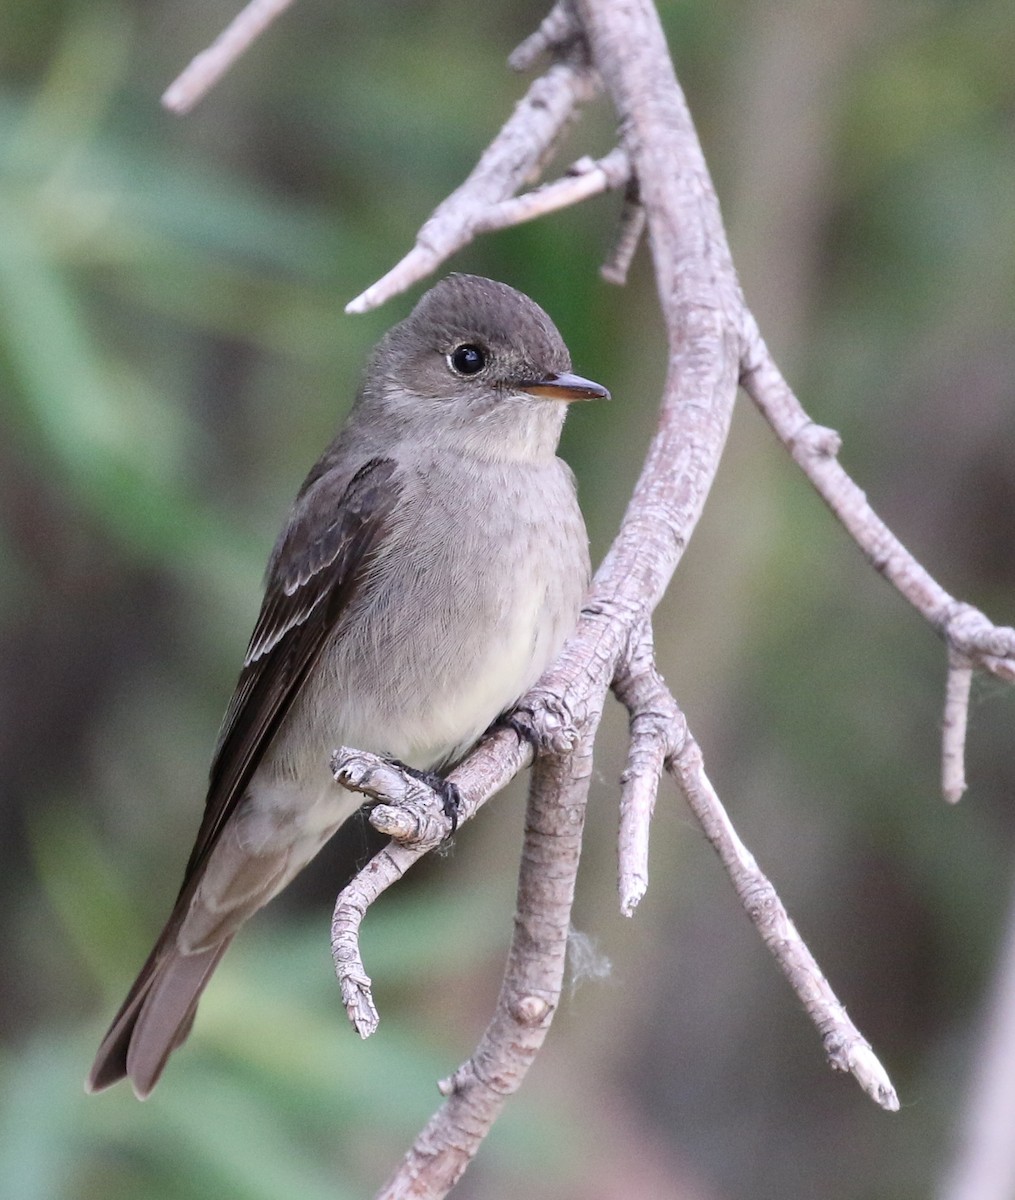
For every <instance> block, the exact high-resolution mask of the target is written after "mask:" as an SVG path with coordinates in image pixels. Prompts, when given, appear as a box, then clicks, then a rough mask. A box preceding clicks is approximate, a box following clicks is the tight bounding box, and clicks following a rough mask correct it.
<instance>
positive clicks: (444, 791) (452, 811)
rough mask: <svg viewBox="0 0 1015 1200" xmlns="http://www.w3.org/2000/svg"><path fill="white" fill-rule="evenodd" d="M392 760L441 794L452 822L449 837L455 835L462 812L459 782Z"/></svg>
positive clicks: (444, 807)
mask: <svg viewBox="0 0 1015 1200" xmlns="http://www.w3.org/2000/svg"><path fill="white" fill-rule="evenodd" d="M391 762H392V765H393V766H396V767H398V768H399V770H402V771H404V772H405V773H406V775H411V776H412V777H413V779H418V780H419V781H420V783H425V784H426V785H427V787H428V788H430V789H431V790H432V791H434V792H436V793H437V795H438V796H440V798H441V806H442V807H443V809H444V815H445V816H446V817H447V819H448V820H449V821H450V822H451V830H450V832H449V833H448V837H453V836H454V835H455V833H456V832H457V830H458V818H459V816H460V815H461V812H462V793H461V792H460V791H459V790H458V784H457V783H452V782H451V780H450V779H445V778H444V776H443V775H438V774H437V772H436V771H419V770H417V769H416V768H415V767H407V766H406V765H405V763H402V762H399V761H398V760H397V759H392V760H391Z"/></svg>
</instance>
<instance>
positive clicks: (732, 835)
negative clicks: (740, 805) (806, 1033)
mask: <svg viewBox="0 0 1015 1200" xmlns="http://www.w3.org/2000/svg"><path fill="white" fill-rule="evenodd" d="M667 768H668V770H669V771H670V773H671V774H672V775H673V777H674V778H675V779H676V781H677V783H678V785H679V786H680V790H681V791H682V792H683V793H684V795H685V797H686V798H687V803H688V805H689V806H690V808H691V811H692V812H693V813H694V815H695V817H697V819H698V823H699V824H700V825H701V828H702V830H703V831H704V833H705V836H706V837H707V838H708V840H709V841H710V842H711V843H712V845H713V847H714V848H715V851H716V853H717V854H718V855H719V857H720V859H722V863H723V866H725V868H726V870H727V872H728V873H729V876H730V879H731V880H732V881H733V886H734V888H736V892H737V895H738V896H739V897H740V901H741V903H742V904H743V906H744V908H746V909H747V914H748V916H749V917H750V918H751V920H752V921H753V922H754V925H755V928H756V929H757V930H758V932H759V933H760V934H761V936H762V938H763V939H764V942H765V945H766V946H767V947H768V948H769V950H770V951H771V952H772V954H773V955H774V956H775V960H776V962H778V964H779V966H780V967H781V968H782V970H783V973H784V974H785V976H786V978H787V979H788V980H789V982H790V984H791V986H792V988H793V990H794V991H795V992H796V994H797V995H798V996H799V997H800V1001H801V1003H802V1004H803V1006H804V1008H805V1009H806V1011H807V1015H808V1016H809V1017H810V1019H811V1020H812V1021H813V1022H814V1024H815V1025H816V1026H817V1027H818V1032H819V1033H820V1034H821V1038H822V1041H823V1043H824V1047H825V1054H826V1055H827V1056H828V1060H829V1062H830V1063H831V1065H832V1066H833V1067H834V1068H835V1069H836V1070H838V1071H850V1072H852V1074H853V1075H854V1077H855V1078H856V1080H857V1082H858V1083H859V1084H860V1086H861V1087H862V1088H863V1090H864V1091H865V1092H866V1093H867V1094H868V1095H869V1096H871V1097H872V1099H874V1100H876V1101H877V1103H878V1104H880V1105H881V1107H882V1108H886V1109H888V1110H889V1111H890V1112H896V1111H897V1110H898V1107H899V1098H898V1096H897V1095H896V1094H895V1089H894V1088H893V1087H892V1083H891V1080H890V1079H889V1078H888V1075H887V1073H886V1072H885V1069H884V1067H882V1065H881V1063H880V1062H879V1061H878V1059H877V1057H876V1055H875V1054H874V1051H873V1050H872V1049H871V1047H870V1043H869V1042H868V1041H867V1040H866V1039H865V1038H864V1037H863V1036H862V1034H861V1033H860V1031H859V1030H858V1029H857V1028H856V1026H855V1025H854V1024H853V1022H852V1021H851V1020H850V1019H849V1017H848V1015H847V1013H846V1010H845V1008H843V1006H842V1004H841V1003H840V1002H839V1000H838V998H837V997H836V995H835V993H834V992H833V991H832V989H831V987H829V984H828V981H827V980H826V979H825V977H824V975H823V974H822V973H821V969H820V967H819V966H818V964H817V963H816V962H815V961H814V958H813V956H812V955H811V952H810V951H809V950H808V949H807V947H806V945H804V942H803V940H802V939H801V937H800V934H799V933H798V932H797V929H796V926H795V925H794V924H793V922H792V921H791V920H790V918H789V915H788V914H787V912H786V910H785V908H783V905H782V901H781V900H780V899H779V897H778V895H777V894H776V891H775V888H773V887H772V885H771V883H769V881H768V879H767V878H766V877H765V875H764V874H763V872H762V870H761V868H760V867H759V866H758V864H757V862H755V860H754V856H753V855H752V854H751V852H750V851H749V850H748V849H747V847H746V846H745V845H744V844H743V842H742V841H741V840H740V838H739V837H738V836H737V832H736V830H735V829H734V828H733V825H732V822H731V821H730V819H729V817H728V816H727V815H726V811H725V809H724V808H723V806H722V802H721V801H720V799H719V797H718V796H717V795H716V792H715V789H714V788H713V787H712V784H711V783H710V782H709V779H708V776H707V775H706V774H705V767H704V763H703V761H702V757H701V749H700V747H699V746H698V743H697V742H696V741H695V739H694V737H693V736H692V735H691V734H690V732H688V733H687V735H686V737H685V738H684V744H683V746H682V748H681V749H680V751H679V752H678V753H677V754H676V755H674V756H673V758H671V759H670V761H669V762H668V763H667Z"/></svg>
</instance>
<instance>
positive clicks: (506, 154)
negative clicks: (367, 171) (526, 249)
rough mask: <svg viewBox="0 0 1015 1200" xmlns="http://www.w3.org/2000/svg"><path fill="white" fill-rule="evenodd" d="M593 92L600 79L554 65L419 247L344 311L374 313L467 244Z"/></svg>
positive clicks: (429, 224)
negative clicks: (484, 220) (483, 221)
mask: <svg viewBox="0 0 1015 1200" xmlns="http://www.w3.org/2000/svg"><path fill="white" fill-rule="evenodd" d="M596 91H597V84H596V79H595V75H594V74H593V72H592V71H591V70H590V69H589V68H588V67H587V66H585V65H582V64H579V63H571V62H560V63H555V64H554V65H553V66H552V67H550V69H549V70H548V71H547V72H546V74H545V75H542V76H540V78H539V79H537V80H535V81H534V82H533V84H532V85H531V87H530V88H529V90H528V92H527V93H526V95H525V97H524V98H523V99H522V100H521V101H520V102H519V103H518V105H517V106H516V108H515V111H514V112H513V113H512V115H511V116H510V117H509V118H508V120H507V121H506V122H505V124H504V126H503V128H502V129H501V131H500V132H499V133H498V134H497V136H496V137H495V138H494V140H493V141H492V142H491V143H490V145H489V146H488V147H487V149H486V150H485V151H484V152H483V154H482V156H481V157H480V159H479V162H478V163H477V164H476V166H475V169H474V170H473V171H472V174H471V175H469V177H468V179H466V180H465V182H464V183H463V184H462V185H461V186H460V187H459V188H458V189H457V190H456V191H454V192H452V193H451V195H450V196H448V198H447V199H446V200H445V201H444V202H443V203H442V204H440V205H438V207H437V208H436V209H435V210H434V212H433V214H432V215H431V216H430V217H429V219H428V220H427V221H426V222H425V223H424V225H423V226H422V228H421V229H420V231H419V233H418V234H417V235H416V244H415V246H414V247H413V248H412V249H411V250H410V251H409V253H408V254H407V255H406V256H405V257H404V258H403V259H402V261H401V262H399V263H398V264H396V265H395V266H394V267H392V269H391V270H390V271H388V273H387V274H386V275H384V276H382V278H380V279H379V280H378V281H377V282H376V283H374V284H372V285H371V286H370V287H368V288H367V289H366V291H365V292H362V293H361V294H360V295H359V296H357V297H356V298H355V299H354V300H351V301H350V302H349V303H348V304H347V305H346V306H345V311H346V312H349V313H361V312H367V311H368V310H369V309H371V308H376V307H377V305H379V304H383V303H384V301H385V300H390V299H391V297H392V296H396V295H398V293H399V292H403V291H405V289H406V288H409V287H412V285H413V284H414V283H417V282H418V281H419V280H420V279H423V278H424V277H425V276H427V275H429V274H430V272H431V271H433V270H435V269H436V268H437V267H438V266H440V264H441V263H443V262H444V261H445V260H446V259H448V258H450V257H451V255H452V254H454V253H455V251H456V250H460V249H461V248H462V247H463V246H466V245H468V243H469V242H470V241H472V239H473V237H474V236H475V235H476V233H477V232H478V231H479V229H480V228H481V225H480V222H481V221H482V220H483V219H484V218H485V217H486V215H487V214H488V213H489V211H490V209H491V207H492V206H494V205H496V204H500V203H501V202H503V201H504V200H506V199H507V198H508V197H509V196H513V195H514V194H515V192H516V191H517V190H518V189H519V188H520V187H523V186H524V185H525V184H527V183H531V182H532V181H533V180H534V179H535V178H537V177H538V174H539V172H540V170H541V169H542V167H543V164H544V163H545V162H546V159H547V157H548V156H549V154H550V153H551V152H552V150H553V148H554V146H555V145H556V142H557V139H558V138H559V136H560V134H561V132H562V130H563V129H564V127H565V126H566V125H567V122H568V121H569V119H570V118H571V115H572V113H573V112H574V110H575V107H576V106H577V105H579V104H583V103H585V102H586V101H588V100H591V99H592V97H593V96H594V95H595V94H596ZM494 227H495V228H496V227H497V226H494Z"/></svg>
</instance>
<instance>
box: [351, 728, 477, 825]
mask: <svg viewBox="0 0 1015 1200" xmlns="http://www.w3.org/2000/svg"><path fill="white" fill-rule="evenodd" d="M331 769H332V773H333V774H334V776H335V779H336V780H337V781H338V782H339V783H340V784H341V785H342V786H343V787H346V788H348V789H349V790H350V791H354V792H360V793H361V794H362V795H364V796H367V797H368V798H369V799H370V800H371V801H372V802H373V804H374V807H373V808H372V809H371V811H370V824H371V825H373V827H374V828H375V829H376V830H378V831H379V832H380V833H383V834H386V835H387V836H388V837H392V838H394V839H395V840H396V841H399V842H402V843H403V844H405V845H411V846H425V847H426V848H428V849H429V848H430V847H433V846H436V845H439V844H440V843H441V842H442V841H444V840H445V838H447V837H450V836H451V834H453V833H454V832H455V830H456V829H457V828H458V819H459V817H460V815H461V811H462V798H461V794H460V793H459V791H458V788H457V787H456V786H455V785H454V784H453V783H451V782H450V780H447V779H444V778H442V777H441V776H440V775H437V774H436V773H435V772H433V771H419V770H417V769H416V768H414V767H407V766H405V764H404V763H401V762H399V761H398V760H397V759H394V758H388V757H385V756H383V755H379V754H371V753H369V752H367V751H364V750H353V749H350V748H349V747H348V746H343V747H341V748H340V749H339V750H336V751H335V753H334V754H333V755H332V759H331ZM435 801H437V802H439V803H435Z"/></svg>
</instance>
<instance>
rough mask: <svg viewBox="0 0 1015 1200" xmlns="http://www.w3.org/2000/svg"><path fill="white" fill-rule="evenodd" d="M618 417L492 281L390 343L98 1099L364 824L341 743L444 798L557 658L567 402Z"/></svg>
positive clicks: (444, 287) (574, 599)
mask: <svg viewBox="0 0 1015 1200" xmlns="http://www.w3.org/2000/svg"><path fill="white" fill-rule="evenodd" d="M608 397H609V392H608V391H607V389H606V388H604V387H602V386H601V385H600V384H598V383H594V382H593V381H591V380H589V379H585V378H583V377H581V376H579V375H576V374H574V373H573V372H572V369H571V356H570V354H569V352H568V350H567V347H566V345H565V343H564V341H563V339H562V337H561V335H560V333H559V332H558V331H557V328H556V327H555V325H554V324H553V322H552V320H551V319H550V317H549V316H548V315H547V314H546V313H545V312H544V311H543V309H542V308H541V307H540V306H539V305H538V304H536V303H535V301H533V300H531V299H530V298H529V297H528V296H526V295H524V294H523V293H522V292H519V291H516V290H515V289H514V288H512V287H509V286H508V285H507V284H504V283H500V282H497V281H494V280H490V279H485V278H482V277H480V276H476V275H466V274H452V275H449V276H447V277H445V278H444V279H442V280H441V281H439V282H438V283H437V284H436V285H435V286H434V287H432V288H431V289H430V290H429V291H428V292H426V293H425V294H424V295H423V297H422V298H421V299H420V300H419V302H418V303H417V304H416V306H415V307H414V308H413V310H412V311H411V313H410V314H409V316H408V317H406V318H405V319H404V320H403V321H401V322H400V323H399V324H397V325H395V326H394V327H393V328H392V329H390V330H389V331H388V333H387V334H386V335H385V336H384V337H383V338H382V339H381V341H380V342H379V343H378V344H377V346H376V347H375V349H374V351H373V354H372V356H371V357H370V359H369V361H368V364H367V367H366V370H365V373H364V376H363V379H362V383H361V385H360V388H359V391H358V393H357V396H356V399H355V402H354V404H353V406H352V408H351V410H350V412H349V415H348V417H347V418H346V421H345V423H344V425H343V426H342V428H341V429H340V430H339V432H338V434H337V436H336V437H335V439H334V440H333V441H332V442H331V444H330V445H329V446H328V447H327V449H326V450H325V451H324V453H323V454H322V455H321V457H320V458H319V459H318V461H317V462H316V464H315V465H314V466H313V467H312V468H311V470H310V473H309V474H308V475H307V477H306V480H305V481H304V483H303V485H302V487H301V488H300V489H299V492H298V494H297V496H296V500H295V502H294V504H293V506H292V509H291V511H290V512H289V515H288V519H287V520H286V522H285V525H284V527H283V529H282V532H281V533H280V535H279V537H278V540H277V542H276V544H275V547H274V550H273V551H272V554H271V556H270V559H269V562H268V568H267V571H266V574H265V584H264V596H263V600H262V604H261V608H260V613H259V615H258V617H257V621H256V623H255V625H254V629H253V633H252V634H251V636H250V641H249V645H248V648H247V653H246V657H245V660H244V664H243V669H242V671H241V673H240V676H239V680H238V682H237V685H236V689H235V692H234V694H233V697H232V700H231V701H230V703H229V706H228V708H227V711H226V714H225V717H224V719H223V723H222V727H221V731H220V733H219V737H218V743H217V745H216V748H215V751H214V754H213V757H212V763H211V769H210V773H209V785H208V793H207V798H206V801H205V807H204V813H203V817H202V820H201V824H200V828H199V830H198V833H197V838H196V841H195V843H194V847H193V850H192V851H191V854H190V858H189V861H188V862H187V866H186V870H185V873H184V879H183V884H182V886H181V888H180V891H179V894H178V897H177V899H176V902H175V905H174V907H173V909H172V912H171V914H170V916H169V919H168V921H167V922H166V925H165V927H164V929H163V930H162V933H161V934H160V936H159V937H158V940H157V941H156V943H155V946H154V948H153V949H152V951H151V953H150V955H149V956H148V958H147V960H146V961H145V963H144V965H143V966H142V968H141V970H140V973H139V974H138V976H137V979H136V980H135V982H134V984H133V986H132V987H131V988H130V991H129V992H128V994H127V997H126V999H125V1000H124V1002H123V1004H122V1005H121V1007H120V1009H119V1011H118V1012H117V1014H116V1016H115V1017H114V1018H113V1021H112V1023H111V1025H110V1027H109V1030H108V1032H107V1033H106V1035H105V1037H104V1038H103V1040H102V1042H101V1044H100V1046H99V1049H98V1053H97V1054H96V1057H95V1062H94V1065H93V1066H92V1069H91V1072H90V1074H89V1076H88V1080H87V1083H86V1088H87V1090H88V1091H91V1092H97V1091H101V1090H103V1089H104V1088H107V1087H109V1086H111V1085H112V1084H114V1083H116V1082H117V1081H118V1080H120V1079H123V1078H128V1079H129V1080H130V1082H131V1085H132V1086H133V1089H134V1092H135V1094H136V1095H137V1097H138V1098H139V1099H144V1098H145V1097H146V1096H148V1095H149V1093H150V1092H151V1090H152V1088H153V1087H154V1086H155V1084H156V1083H157V1081H158V1079H159V1077H160V1076H161V1074H162V1072H163V1070H164V1068H165V1066H166V1062H167V1060H168V1058H169V1056H170V1054H171V1053H172V1052H173V1050H175V1049H176V1048H177V1047H178V1046H180V1045H181V1044H182V1042H183V1041H184V1040H185V1038H186V1037H187V1035H188V1034H189V1032H190V1029H191V1026H192V1024H193V1021H194V1016H195V1013H196V1010H197V1004H198V1000H199V998H200V996H201V993H202V992H203V990H204V988H205V986H206V985H207V983H208V981H209V979H210V977H211V975H212V972H213V971H214V970H215V968H216V966H217V965H218V963H219V960H220V959H221V958H222V955H223V954H224V953H225V951H226V949H227V947H228V946H229V944H230V942H231V941H232V939H233V937H234V936H235V934H236V932H237V930H238V929H239V927H240V926H241V925H242V924H243V923H244V922H245V921H246V920H247V919H248V918H249V917H251V916H252V915H253V914H254V913H255V912H256V911H257V910H258V909H260V908H262V907H263V906H264V905H265V904H267V903H268V901H269V900H271V899H272V897H274V896H275V895H277V894H278V893H279V892H280V891H281V890H282V889H283V888H284V887H285V886H286V884H288V883H289V881H290V880H291V879H292V878H293V877H294V876H295V875H296V874H297V873H298V872H299V871H300V870H301V869H302V868H303V867H304V866H306V864H307V863H308V862H309V861H310V860H311V859H312V858H313V857H314V855H315V854H316V853H317V852H318V850H319V849H320V848H321V847H322V846H323V845H324V843H325V842H326V841H328V840H329V839H330V838H331V837H332V835H333V834H335V833H336V832H337V831H338V830H339V829H340V828H341V827H342V826H343V825H346V822H347V820H348V818H349V817H350V816H351V815H352V814H353V813H354V812H355V811H356V810H357V809H358V807H359V805H360V801H359V800H358V799H357V798H356V797H355V796H354V795H353V794H352V793H351V792H349V791H347V790H345V789H344V788H342V787H341V786H340V785H339V784H338V783H336V781H335V780H334V778H333V777H332V774H331V770H330V767H329V760H330V756H331V754H332V753H333V752H334V750H335V749H336V748H337V747H338V746H342V745H345V746H351V747H355V748H357V749H361V750H368V751H372V752H374V753H377V754H382V755H386V756H389V757H390V758H391V759H392V760H394V761H395V762H397V763H399V764H402V765H404V766H405V767H406V768H407V769H410V770H413V771H417V772H424V773H427V774H428V775H433V776H434V777H435V778H437V779H440V778H442V776H440V775H439V774H437V773H440V772H446V771H447V770H448V769H449V768H450V767H452V766H453V765H454V764H455V763H457V762H458V761H460V760H461V758H462V757H463V755H464V754H465V753H466V752H467V751H468V750H469V749H471V748H472V747H473V746H474V745H475V743H476V742H477V741H478V739H479V738H480V737H481V736H482V734H483V733H484V732H485V731H486V730H487V729H488V728H489V727H490V726H491V724H493V723H494V722H496V721H497V720H498V719H499V718H501V717H503V716H504V714H506V713H508V712H509V711H510V710H511V708H512V707H513V706H514V705H515V704H516V702H517V701H518V700H519V699H520V698H521V697H522V696H523V695H524V693H525V692H526V691H528V690H529V688H531V687H532V685H533V684H534V683H535V682H536V681H537V679H538V678H539V677H540V675H542V673H543V672H544V671H545V670H546V668H547V667H549V666H550V664H551V663H552V662H553V661H554V659H555V658H556V657H557V655H558V653H559V652H560V650H561V648H562V646H563V643H564V641H565V639H566V637H567V636H568V634H569V633H570V632H571V631H572V630H573V629H574V627H575V625H576V624H577V621H578V617H579V613H580V608H581V603H582V597H583V594H584V592H585V590H586V588H587V586H588V581H589V576H590V567H589V550H588V536H587V533H586V529H585V523H584V520H583V518H582V514H581V511H580V509H579V507H578V501H577V494H576V488H575V482H574V476H573V474H572V472H571V470H570V468H569V467H568V466H567V465H566V464H565V463H564V461H563V460H562V459H560V458H559V457H558V456H557V446H558V441H559V438H560V434H561V429H562V426H563V423H564V418H565V414H566V412H567V410H568V404H569V402H572V401H576V400H591V399H600V398H608ZM448 794H449V793H445V797H446V798H447V795H448ZM346 829H347V830H348V831H349V833H347V834H346V836H349V837H351V836H353V835H354V829H355V826H354V824H350V825H346Z"/></svg>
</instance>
